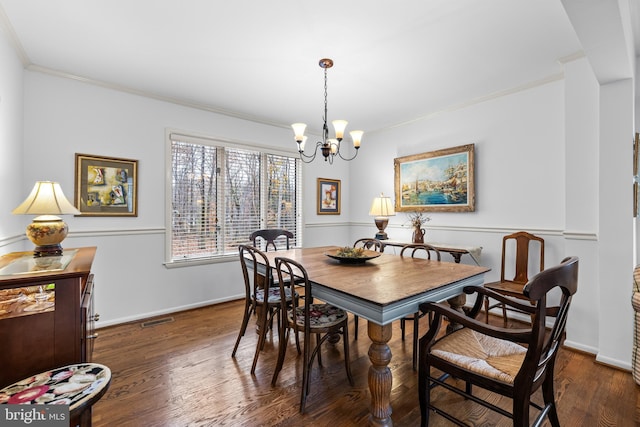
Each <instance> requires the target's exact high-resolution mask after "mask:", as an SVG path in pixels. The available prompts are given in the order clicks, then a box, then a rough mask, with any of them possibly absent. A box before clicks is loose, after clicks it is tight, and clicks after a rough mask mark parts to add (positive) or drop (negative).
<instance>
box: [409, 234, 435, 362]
mask: <svg viewBox="0 0 640 427" xmlns="http://www.w3.org/2000/svg"><path fill="white" fill-rule="evenodd" d="M431 254H433V257H434V259H435V260H436V261H441V260H442V259H441V256H440V251H439V250H438V249H436V248H434V247H433V246H431V245H429V244H427V243H412V244H409V245H405V246H403V247H402V249H401V250H400V256H401V257H404V256H410V257H412V258H426V259H431ZM424 315H425V314H424V313H421V312H417V313H414V314H413V315H411V316H407V317H404V318H402V319H400V330H401V331H402V341H404V330H405V325H406V322H407V320H413V370H414V371H415V370H416V369H418V326H419V324H420V319H421V318H422V317H424Z"/></svg>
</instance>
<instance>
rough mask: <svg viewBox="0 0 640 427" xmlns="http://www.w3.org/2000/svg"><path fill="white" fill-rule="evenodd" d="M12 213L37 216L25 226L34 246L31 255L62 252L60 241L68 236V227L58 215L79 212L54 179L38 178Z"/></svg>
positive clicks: (58, 253)
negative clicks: (39, 179) (42, 179)
mask: <svg viewBox="0 0 640 427" xmlns="http://www.w3.org/2000/svg"><path fill="white" fill-rule="evenodd" d="M11 213H13V214H14V215H17V214H26V215H29V214H30V215H39V216H37V217H35V218H34V219H33V222H32V223H31V224H29V225H28V226H27V237H28V238H29V240H31V241H32V242H33V243H34V244H35V245H36V248H35V250H34V251H33V256H35V257H43V256H52V255H62V246H60V242H62V241H63V240H64V238H65V237H67V233H68V231H69V227H67V224H66V223H65V222H64V221H63V220H62V218H60V217H59V216H58V215H67V214H69V215H70V214H73V215H79V214H80V211H79V210H78V209H76V208H75V206H73V205H72V204H71V203H69V201H68V200H67V199H66V197H64V193H63V192H62V188H60V184H58V183H57V182H51V181H38V182H36V184H35V185H34V186H33V190H31V194H29V197H27V198H26V199H25V201H24V202H22V203H21V204H20V206H18V207H17V208H15V209H14V210H13V211H12V212H11Z"/></svg>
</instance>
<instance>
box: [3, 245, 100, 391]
mask: <svg viewBox="0 0 640 427" xmlns="http://www.w3.org/2000/svg"><path fill="white" fill-rule="evenodd" d="M95 252H96V248H95V247H85V248H78V249H65V251H64V253H63V254H62V256H58V257H43V258H34V257H33V253H32V252H14V253H10V254H7V255H4V256H2V257H0V342H1V343H2V350H0V367H1V368H0V388H1V387H4V386H6V385H9V384H11V383H13V382H15V381H18V380H20V379H23V378H27V377H28V376H30V375H33V374H36V373H38V372H44V371H47V370H49V369H54V368H56V367H60V366H65V365H70V364H74V363H81V362H90V361H91V353H92V350H93V338H94V337H95V336H94V332H93V323H94V321H95V320H96V315H94V313H93V274H91V265H92V263H93V259H94V256H95Z"/></svg>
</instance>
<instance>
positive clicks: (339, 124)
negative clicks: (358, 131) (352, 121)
mask: <svg viewBox="0 0 640 427" xmlns="http://www.w3.org/2000/svg"><path fill="white" fill-rule="evenodd" d="M331 124H332V125H333V129H334V130H335V132H336V138H337V139H342V138H343V137H344V130H345V129H346V128H347V125H348V124H349V122H348V121H346V120H334V121H332V122H331Z"/></svg>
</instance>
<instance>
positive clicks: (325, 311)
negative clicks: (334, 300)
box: [289, 304, 347, 328]
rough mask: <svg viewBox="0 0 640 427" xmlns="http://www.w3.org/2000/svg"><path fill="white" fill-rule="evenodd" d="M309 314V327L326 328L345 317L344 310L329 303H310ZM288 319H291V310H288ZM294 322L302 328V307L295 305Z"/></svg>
mask: <svg viewBox="0 0 640 427" xmlns="http://www.w3.org/2000/svg"><path fill="white" fill-rule="evenodd" d="M309 314H310V316H309V317H310V325H311V328H328V327H331V326H334V325H337V324H339V323H340V322H343V321H344V320H345V319H346V318H347V312H346V311H344V310H342V309H340V308H338V307H334V306H333V305H331V304H311V307H310V308H309ZM289 320H293V313H292V312H291V311H289ZM296 323H297V324H298V326H300V327H303V328H304V307H296Z"/></svg>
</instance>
